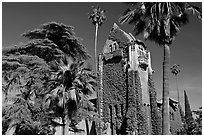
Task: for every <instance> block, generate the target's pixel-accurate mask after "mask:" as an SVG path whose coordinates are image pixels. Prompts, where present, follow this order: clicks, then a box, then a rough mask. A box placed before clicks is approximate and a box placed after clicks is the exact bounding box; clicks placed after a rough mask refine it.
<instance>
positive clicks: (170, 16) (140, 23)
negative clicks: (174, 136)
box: [119, 2, 202, 134]
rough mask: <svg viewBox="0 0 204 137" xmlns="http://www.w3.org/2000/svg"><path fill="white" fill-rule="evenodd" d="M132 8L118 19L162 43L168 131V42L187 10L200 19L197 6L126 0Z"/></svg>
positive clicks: (185, 20)
mask: <svg viewBox="0 0 204 137" xmlns="http://www.w3.org/2000/svg"><path fill="white" fill-rule="evenodd" d="M129 4H130V5H132V6H135V8H134V9H127V10H126V11H125V12H124V15H123V16H122V17H121V18H120V19H119V21H120V23H122V24H123V23H127V22H128V23H129V24H133V25H134V26H135V27H134V32H135V35H138V34H140V33H142V32H144V38H145V39H149V40H151V41H154V42H156V43H157V44H159V45H162V46H163V48H164V58H163V102H164V103H163V107H162V108H163V109H162V133H163V134H170V122H169V101H168V100H169V59H170V47H169V46H170V45H171V44H172V41H173V40H174V38H175V36H176V34H177V33H178V32H179V31H180V29H181V27H182V26H183V25H185V24H187V23H188V14H187V12H188V11H192V12H193V13H194V14H197V15H198V18H200V19H201V17H202V12H201V9H200V8H198V7H196V6H193V5H192V4H190V3H184V2H138V3H129Z"/></svg>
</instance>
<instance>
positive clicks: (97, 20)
mask: <svg viewBox="0 0 204 137" xmlns="http://www.w3.org/2000/svg"><path fill="white" fill-rule="evenodd" d="M105 12H106V11H105V10H102V9H101V8H100V7H99V6H97V8H94V7H93V12H92V13H90V15H89V16H88V18H89V19H90V20H91V21H92V23H93V25H95V42H94V45H95V64H96V72H97V35H98V29H99V26H101V25H102V24H103V22H104V21H105V20H106V16H105Z"/></svg>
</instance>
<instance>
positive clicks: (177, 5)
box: [119, 2, 202, 45]
mask: <svg viewBox="0 0 204 137" xmlns="http://www.w3.org/2000/svg"><path fill="white" fill-rule="evenodd" d="M128 4H130V5H132V6H136V8H134V9H130V8H129V9H127V10H126V11H125V12H124V16H122V17H121V18H120V19H119V22H120V23H122V24H123V23H129V24H133V25H134V31H135V34H136V35H137V34H140V33H142V32H144V37H145V39H149V40H152V41H155V42H156V43H158V44H159V45H164V44H168V45H169V44H171V43H172V40H173V39H174V38H175V36H176V34H177V32H178V31H179V30H180V28H181V26H182V25H185V24H187V23H188V22H189V21H188V14H187V11H192V12H193V14H197V16H198V18H200V19H201V17H202V12H201V9H200V8H198V7H196V6H193V5H191V4H190V3H184V2H139V3H128Z"/></svg>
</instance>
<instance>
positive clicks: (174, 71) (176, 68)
mask: <svg viewBox="0 0 204 137" xmlns="http://www.w3.org/2000/svg"><path fill="white" fill-rule="evenodd" d="M170 70H171V73H172V74H174V75H175V76H176V89H177V95H178V102H179V104H180V99H179V90H178V78H177V75H178V74H179V73H180V72H181V70H180V69H179V65H177V64H174V65H173V66H172V67H171V68H170Z"/></svg>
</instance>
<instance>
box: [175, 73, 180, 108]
mask: <svg viewBox="0 0 204 137" xmlns="http://www.w3.org/2000/svg"><path fill="white" fill-rule="evenodd" d="M176 88H177V95H178V103H179V104H180V99H179V90H178V78H177V75H176Z"/></svg>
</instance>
